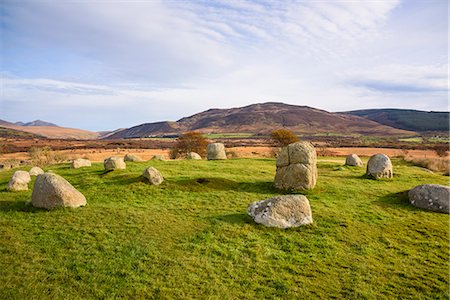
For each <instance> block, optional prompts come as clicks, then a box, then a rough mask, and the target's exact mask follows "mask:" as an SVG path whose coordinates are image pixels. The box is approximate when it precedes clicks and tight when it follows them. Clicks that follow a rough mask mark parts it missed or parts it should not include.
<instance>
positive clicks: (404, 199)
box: [374, 191, 418, 211]
mask: <svg viewBox="0 0 450 300" xmlns="http://www.w3.org/2000/svg"><path fill="white" fill-rule="evenodd" d="M374 203H375V204H376V205H378V206H381V207H389V208H398V209H404V210H408V211H413V210H418V209H417V208H416V207H414V206H412V205H411V204H410V203H409V199H408V191H403V192H398V193H391V194H387V195H385V196H382V197H380V198H378V200H376V201H374Z"/></svg>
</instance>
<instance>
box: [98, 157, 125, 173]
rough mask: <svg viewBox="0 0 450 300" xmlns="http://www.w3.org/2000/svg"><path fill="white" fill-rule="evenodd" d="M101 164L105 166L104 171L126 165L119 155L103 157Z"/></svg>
mask: <svg viewBox="0 0 450 300" xmlns="http://www.w3.org/2000/svg"><path fill="white" fill-rule="evenodd" d="M103 165H104V166H105V171H110V170H123V169H126V167H127V165H126V164H125V162H124V161H123V158H122V157H119V156H111V157H109V158H107V159H105V161H104V162H103Z"/></svg>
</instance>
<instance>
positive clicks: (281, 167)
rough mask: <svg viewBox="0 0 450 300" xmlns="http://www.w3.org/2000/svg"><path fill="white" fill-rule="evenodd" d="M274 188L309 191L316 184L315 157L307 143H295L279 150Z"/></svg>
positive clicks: (311, 147)
mask: <svg viewBox="0 0 450 300" xmlns="http://www.w3.org/2000/svg"><path fill="white" fill-rule="evenodd" d="M276 164H277V172H276V175H275V187H276V188H278V189H283V190H287V189H300V190H309V189H312V188H314V187H315V185H316V182H317V176H318V175H317V155H316V150H315V149H314V146H313V145H312V144H311V143H309V142H296V143H292V144H290V145H288V146H287V147H284V148H283V149H281V152H280V154H279V155H278V158H277V162H276Z"/></svg>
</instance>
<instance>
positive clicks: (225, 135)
mask: <svg viewBox="0 0 450 300" xmlns="http://www.w3.org/2000/svg"><path fill="white" fill-rule="evenodd" d="M205 136H206V138H208V139H233V138H249V137H252V136H254V135H253V134H252V133H209V134H206V135H205Z"/></svg>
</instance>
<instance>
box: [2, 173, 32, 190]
mask: <svg viewBox="0 0 450 300" xmlns="http://www.w3.org/2000/svg"><path fill="white" fill-rule="evenodd" d="M30 181H31V177H30V173H28V172H27V171H16V172H14V174H13V176H12V177H11V179H10V180H9V182H8V185H7V186H6V189H7V190H8V191H13V192H18V191H28V183H29V182H30Z"/></svg>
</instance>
